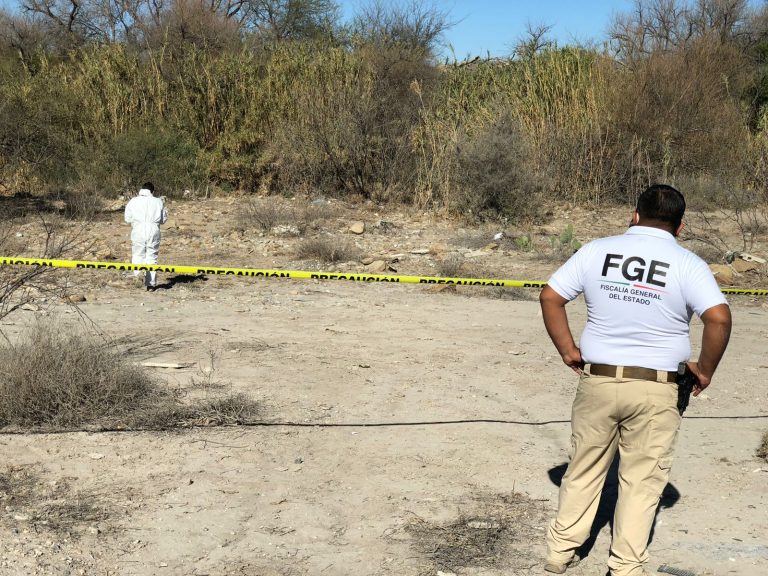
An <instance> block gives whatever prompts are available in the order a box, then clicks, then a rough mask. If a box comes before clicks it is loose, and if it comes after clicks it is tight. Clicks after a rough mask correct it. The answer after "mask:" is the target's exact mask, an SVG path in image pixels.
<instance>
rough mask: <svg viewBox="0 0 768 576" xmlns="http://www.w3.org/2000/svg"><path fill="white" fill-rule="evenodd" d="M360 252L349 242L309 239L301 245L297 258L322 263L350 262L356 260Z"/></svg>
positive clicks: (330, 239) (297, 250) (297, 251)
mask: <svg viewBox="0 0 768 576" xmlns="http://www.w3.org/2000/svg"><path fill="white" fill-rule="evenodd" d="M358 255H359V250H358V249H357V248H355V247H354V246H351V245H350V244H349V243H347V242H340V241H338V240H335V239H332V238H309V239H307V240H304V241H303V242H301V244H299V246H298V248H297V249H296V256H297V257H298V258H300V259H302V260H319V261H320V262H325V263H333V262H348V261H350V260H356V259H357V257H358Z"/></svg>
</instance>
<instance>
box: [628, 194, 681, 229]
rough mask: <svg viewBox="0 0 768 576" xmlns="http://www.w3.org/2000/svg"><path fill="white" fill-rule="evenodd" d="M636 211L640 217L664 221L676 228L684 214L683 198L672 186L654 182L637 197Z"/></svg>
mask: <svg viewBox="0 0 768 576" xmlns="http://www.w3.org/2000/svg"><path fill="white" fill-rule="evenodd" d="M637 213H638V214H639V215H640V218H644V219H646V220H657V221H659V222H665V223H667V224H670V225H671V226H672V227H673V228H677V227H678V226H680V223H681V222H682V221H683V214H685V198H683V195H682V194H681V193H680V191H679V190H677V189H676V188H673V187H672V186H669V185H667V184H654V185H653V186H649V187H648V188H646V189H645V191H643V193H642V194H640V198H638V199H637Z"/></svg>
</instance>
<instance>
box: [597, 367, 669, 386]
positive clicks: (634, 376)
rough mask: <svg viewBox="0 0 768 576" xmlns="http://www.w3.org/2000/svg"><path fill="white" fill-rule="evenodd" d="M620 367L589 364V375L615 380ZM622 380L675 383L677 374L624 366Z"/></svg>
mask: <svg viewBox="0 0 768 576" xmlns="http://www.w3.org/2000/svg"><path fill="white" fill-rule="evenodd" d="M619 368H620V366H610V365H608V364H590V365H589V373H590V374H592V375H594V376H607V377H608V378H616V375H617V374H618V373H619V370H618V369H619ZM621 377H622V378H626V379H627V380H651V381H653V382H676V381H677V372H666V371H664V370H654V369H653V368H641V367H639V366H624V367H623V371H622V374H621Z"/></svg>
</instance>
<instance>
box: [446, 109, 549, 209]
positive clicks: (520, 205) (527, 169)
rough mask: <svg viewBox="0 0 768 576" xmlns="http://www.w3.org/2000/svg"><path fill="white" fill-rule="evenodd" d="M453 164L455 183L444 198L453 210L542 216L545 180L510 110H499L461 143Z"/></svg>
mask: <svg viewBox="0 0 768 576" xmlns="http://www.w3.org/2000/svg"><path fill="white" fill-rule="evenodd" d="M457 168H458V170H457V174H456V180H457V182H456V184H457V186H456V189H455V193H454V196H453V197H452V198H450V199H449V206H450V207H451V208H452V209H453V210H455V211H457V212H459V213H461V214H464V215H467V216H469V217H470V218H479V219H486V218H489V217H496V216H499V215H500V216H503V217H505V218H508V219H510V220H512V221H514V222H531V221H539V220H540V219H541V218H542V216H543V212H544V209H543V200H544V196H543V193H544V180H543V179H542V178H541V177H540V175H538V174H536V172H535V170H534V167H533V164H532V163H531V161H530V148H529V146H528V144H527V141H526V136H525V134H524V133H523V132H522V130H521V129H520V127H519V125H518V123H517V121H516V120H515V119H514V118H512V116H511V115H510V114H509V113H506V112H503V113H501V114H500V115H499V117H498V119H496V120H494V121H492V122H491V123H490V124H489V125H488V126H487V127H486V128H485V129H484V130H482V131H480V132H479V133H477V134H475V135H472V136H467V137H466V138H465V139H464V141H463V142H460V144H459V148H458V152H457Z"/></svg>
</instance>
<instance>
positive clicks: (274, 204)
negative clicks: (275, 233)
mask: <svg viewBox="0 0 768 576" xmlns="http://www.w3.org/2000/svg"><path fill="white" fill-rule="evenodd" d="M296 221H297V216H296V212H295V211H294V210H293V209H291V208H290V207H289V206H285V205H284V204H283V203H282V202H281V201H280V200H279V199H278V198H275V197H267V198H250V199H249V200H247V201H246V202H244V203H243V204H242V206H241V207H240V214H239V217H238V225H239V226H240V227H242V229H244V230H252V229H257V230H261V231H262V232H269V231H270V230H272V228H274V227H275V226H277V225H279V224H286V225H288V224H295V223H296Z"/></svg>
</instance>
